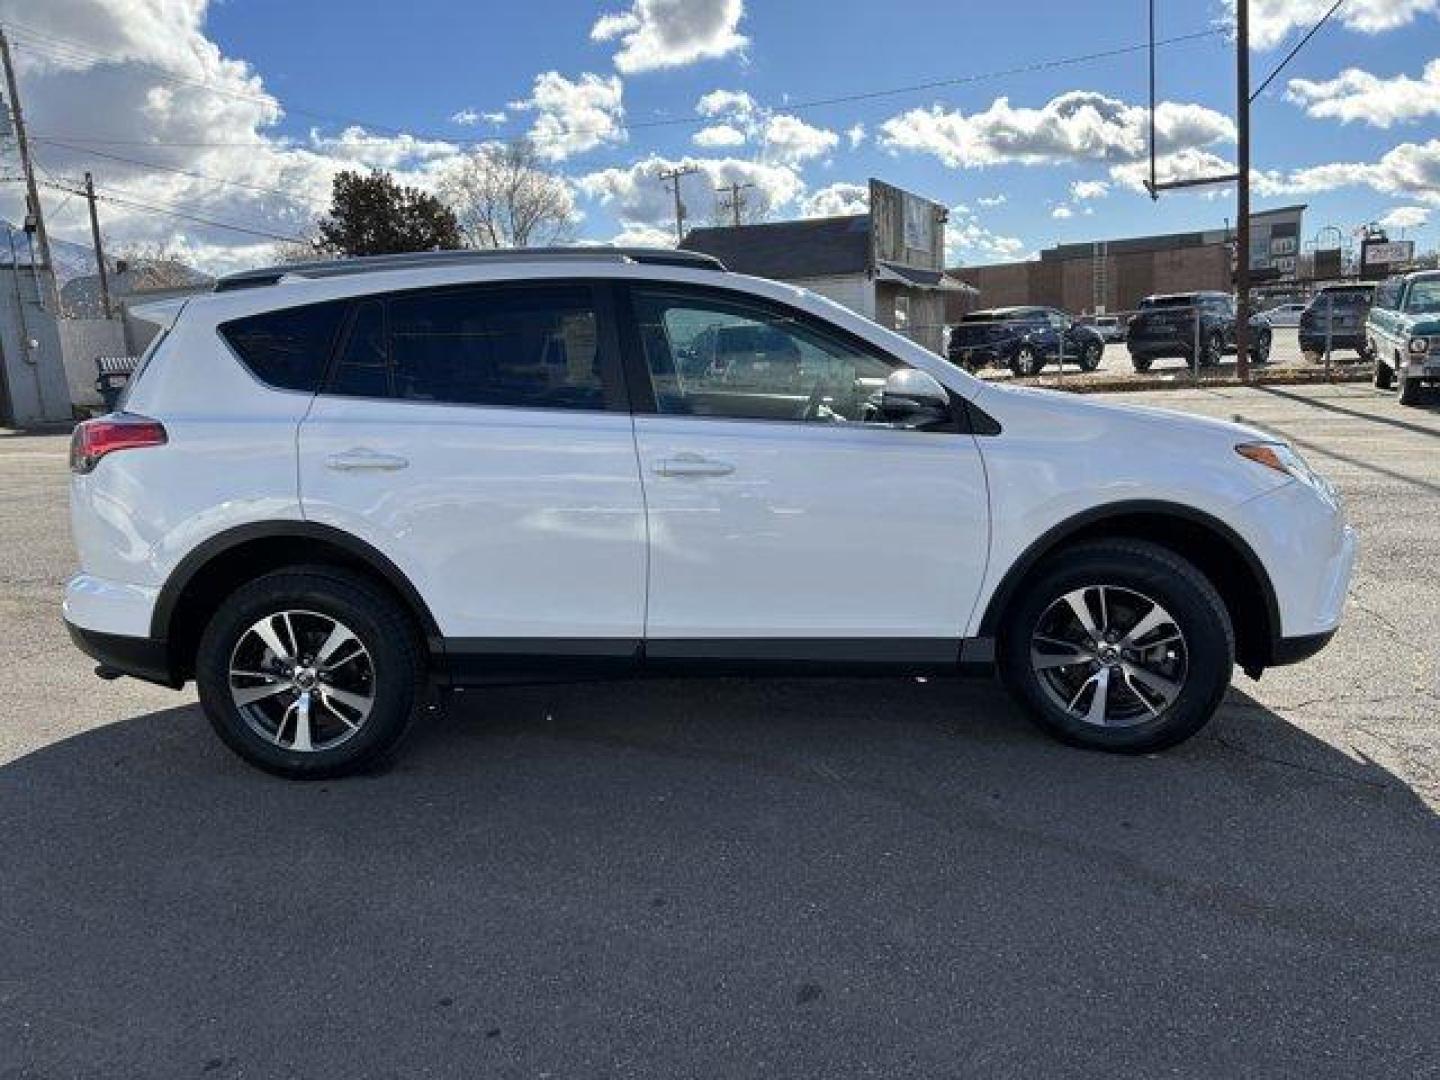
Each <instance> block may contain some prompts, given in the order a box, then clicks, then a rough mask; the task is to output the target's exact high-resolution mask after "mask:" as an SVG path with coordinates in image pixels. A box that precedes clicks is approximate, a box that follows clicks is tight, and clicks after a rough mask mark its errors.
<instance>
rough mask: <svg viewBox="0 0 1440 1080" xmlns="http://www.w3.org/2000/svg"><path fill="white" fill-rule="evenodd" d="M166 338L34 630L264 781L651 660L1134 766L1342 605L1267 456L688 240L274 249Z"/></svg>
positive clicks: (91, 428)
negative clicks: (972, 680) (911, 708)
mask: <svg viewBox="0 0 1440 1080" xmlns="http://www.w3.org/2000/svg"><path fill="white" fill-rule="evenodd" d="M165 321H166V323H167V329H166V330H165V332H164V333H162V334H161V335H160V336H159V337H157V338H156V339H155V340H156V343H155V344H154V345H153V346H152V347H151V349H150V351H149V352H148V354H147V356H146V357H145V360H144V363H143V365H142V366H141V368H140V369H139V371H138V373H137V374H136V376H135V378H134V379H133V380H132V381H131V382H130V384H129V386H128V387H127V388H126V391H125V396H124V398H123V399H122V401H121V410H122V411H120V412H117V413H112V414H110V415H107V416H105V417H101V418H99V419H95V420H88V421H86V422H84V423H82V424H80V425H79V426H78V427H77V428H76V429H75V433H74V436H73V438H72V441H71V456H70V467H71V471H72V476H71V484H70V498H71V519H72V523H73V535H74V537H75V542H76V544H77V546H78V548H79V556H80V560H79V561H80V567H81V570H80V572H79V573H78V574H76V575H75V576H74V577H73V578H72V579H71V580H70V581H69V583H68V584H67V586H66V591H65V604H64V613H65V620H66V622H67V623H68V624H69V627H70V633H71V635H72V637H73V638H74V640H75V642H76V644H77V645H79V647H80V648H81V649H83V650H85V651H86V652H87V653H89V654H90V655H91V656H93V657H94V658H95V659H96V660H97V661H98V663H99V667H98V668H97V674H99V675H101V676H103V677H106V678H114V677H116V676H118V675H122V674H127V675H134V676H137V677H139V678H142V679H148V680H150V681H153V682H157V683H160V684H162V685H166V686H170V687H175V688H179V687H181V686H183V685H184V684H185V683H186V682H187V681H189V680H194V681H195V682H196V683H197V685H198V689H199V696H200V704H201V706H202V708H203V710H204V712H205V715H206V716H207V717H208V718H209V720H210V723H211V724H212V725H213V727H214V729H215V731H216V732H217V733H218V735H219V737H220V738H221V739H222V740H223V741H224V742H225V743H226V745H228V746H229V747H230V748H231V749H233V750H234V751H236V752H237V753H238V754H240V755H241V756H242V757H244V758H245V759H246V760H248V761H250V762H252V763H254V764H255V765H257V766H259V767H261V768H264V769H268V770H270V771H273V772H276V773H280V774H282V775H285V776H291V777H312V778H314V777H324V776H335V775H340V774H344V773H351V772H355V771H357V770H366V769H371V768H374V767H375V766H377V765H378V764H380V763H381V762H383V761H384V760H385V759H386V758H387V757H389V756H390V755H391V754H392V753H393V751H394V750H395V749H396V747H397V746H398V745H399V743H400V742H401V740H402V738H403V737H404V735H405V732H406V730H407V729H408V728H409V727H410V725H411V723H412V721H413V720H414V718H415V716H416V715H417V714H418V713H420V712H422V711H423V710H424V707H425V704H426V703H427V702H428V701H430V700H431V697H432V695H433V694H436V693H438V692H440V691H448V690H449V689H452V688H455V687H463V686H479V685H486V684H492V683H494V682H497V681H504V680H519V681H534V680H535V679H537V678H538V679H561V678H567V677H572V678H582V679H583V678H594V677H597V676H600V675H606V674H608V675H625V674H637V673H641V672H645V671H653V672H661V673H670V674H691V675H694V674H699V673H703V672H707V671H708V672H733V671H736V670H737V669H739V670H754V671H757V672H764V671H771V672H778V671H790V672H792V673H793V672H811V673H813V672H817V671H830V672H840V673H849V674H857V673H863V672H880V671H890V672H895V673H900V674H926V675H937V674H950V675H959V674H963V673H967V672H969V673H982V672H995V671H996V670H997V669H998V672H999V674H1000V675H1001V676H1002V678H1003V679H1004V680H1005V683H1006V685H1008V686H1009V687H1010V689H1011V690H1012V691H1013V692H1014V694H1015V695H1016V696H1017V698H1018V699H1019V700H1020V701H1021V702H1023V703H1024V705H1025V706H1026V708H1028V709H1029V710H1030V712H1031V713H1032V715H1033V716H1034V717H1035V719H1036V721H1037V722H1038V723H1039V724H1040V725H1041V726H1042V727H1043V728H1044V729H1045V730H1046V731H1048V732H1050V733H1051V734H1053V735H1054V736H1056V737H1057V738H1060V739H1062V740H1064V741H1066V742H1070V743H1074V744H1077V745H1081V746H1086V747H1091V748H1094V749H1098V750H1109V751H1116V752H1123V753H1142V752H1149V751H1153V750H1158V749H1160V748H1162V747H1165V746H1169V745H1173V744H1174V743H1177V742H1179V741H1180V740H1182V739H1185V738H1187V737H1188V736H1190V735H1192V734H1193V733H1194V732H1196V731H1197V730H1199V728H1200V727H1201V726H1202V725H1204V724H1205V723H1206V721H1207V720H1208V719H1209V718H1210V716H1211V715H1212V714H1213V713H1214V711H1215V709H1216V708H1217V706H1218V705H1219V704H1220V701H1221V699H1222V698H1223V696H1224V694H1225V692H1226V688H1227V687H1228V686H1229V684H1230V680H1231V677H1232V674H1233V670H1234V667H1235V665H1236V664H1238V665H1239V666H1240V667H1242V668H1243V669H1244V670H1245V671H1246V672H1248V673H1249V674H1250V675H1252V676H1258V675H1259V674H1260V673H1261V672H1262V671H1263V670H1264V669H1265V668H1267V667H1270V666H1272V665H1276V664H1286V663H1293V662H1295V661H1297V660H1301V659H1303V658H1305V657H1307V656H1309V655H1311V654H1313V653H1314V652H1316V651H1317V650H1318V649H1320V648H1322V647H1323V646H1324V645H1325V643H1326V642H1327V641H1328V640H1329V639H1330V637H1331V635H1332V634H1333V633H1334V632H1335V629H1336V627H1337V625H1338V623H1339V620H1340V617H1341V612H1342V609H1343V606H1344V601H1345V595H1346V586H1347V583H1348V581H1349V578H1350V573H1351V567H1352V564H1353V560H1354V554H1355V539H1354V534H1353V532H1352V530H1351V529H1349V528H1348V527H1347V526H1346V524H1345V521H1344V515H1343V513H1342V510H1341V507H1340V504H1339V502H1338V500H1337V499H1336V497H1335V492H1334V489H1333V488H1332V487H1331V486H1330V485H1329V483H1327V482H1326V481H1325V480H1324V479H1322V478H1321V477H1319V476H1318V475H1316V474H1315V473H1314V472H1312V471H1311V470H1310V468H1309V467H1308V466H1307V465H1306V464H1305V462H1304V461H1303V459H1302V458H1301V457H1300V456H1299V455H1298V454H1297V453H1296V452H1295V450H1294V449H1292V448H1291V447H1290V446H1289V445H1288V444H1286V443H1285V442H1283V441H1282V440H1279V439H1277V438H1275V437H1274V436H1272V435H1268V434H1266V433H1264V432H1261V431H1257V430H1255V429H1253V428H1246V427H1241V426H1238V425H1235V424H1228V423H1222V422H1218V421H1214V420H1206V419H1200V418H1199V417H1188V416H1183V415H1180V414H1177V413H1170V412H1164V411H1161V410H1154V409H1137V408H1133V407H1117V406H1113V405H1107V404H1104V403H1103V402H1100V401H1097V400H1095V399H1094V398H1086V397H1081V396H1079V395H1073V394H1051V393H1045V392H1042V391H1038V390H1032V389H1030V388H1028V387H1018V386H1017V387H1002V386H995V385H992V384H988V383H984V382H981V381H980V380H978V379H975V378H973V377H971V376H970V375H967V374H966V373H965V372H963V371H960V370H958V369H957V368H956V367H955V366H954V365H952V364H949V363H946V362H945V360H943V359H942V358H940V357H938V356H936V355H935V354H934V353H932V352H930V351H929V350H928V349H926V348H924V347H923V346H921V345H919V344H917V343H915V342H913V341H910V340H908V339H907V338H905V337H904V336H902V335H900V334H897V333H895V332H893V331H890V330H887V329H885V328H883V327H880V326H877V325H876V324H875V323H873V322H871V321H870V320H868V319H865V318H863V317H861V316H859V315H857V314H855V313H853V312H850V311H847V310H845V309H843V308H840V307H839V306H837V305H836V304H834V303H832V302H830V301H828V300H825V299H823V298H821V297H819V296H816V295H814V294H813V293H809V292H806V291H805V290H803V289H797V288H794V287H793V286H789V285H783V284H780V283H777V282H771V281H765V280H762V279H759V278H751V277H745V276H742V275H739V274H731V273H729V272H727V271H726V270H725V268H724V267H723V266H722V265H721V264H720V263H718V262H716V261H715V260H713V259H710V258H708V257H705V256H700V255H696V254H694V253H687V252H676V251H669V250H660V251H652V250H645V249H608V250H607V249H600V248H581V249H568V250H560V251H556V250H550V251H546V250H532V251H528V252H523V253H510V252H503V251H502V252H430V253H426V254H422V255H413V256H378V257H374V258H371V259H349V260H344V261H341V262H331V263H311V264H305V263H300V264H292V265H289V266H281V267H272V268H268V269H264V270H255V271H247V272H244V273H240V274H236V275H233V276H231V277H229V278H223V279H221V280H220V282H219V283H218V285H217V288H216V291H215V292H214V293H213V294H211V295H206V296H197V297H191V298H189V299H187V300H185V301H183V304H178V305H172V306H171V307H169V308H168V309H167V313H166V316H165ZM730 328H736V329H743V330H745V331H747V332H746V333H745V334H740V333H736V334H734V335H729V336H730V337H731V338H732V342H731V343H732V344H734V345H735V347H736V351H737V353H738V354H739V356H740V357H741V359H740V360H731V361H730V362H728V363H722V364H718V365H717V364H714V363H709V364H698V363H697V364H696V365H695V366H688V365H687V358H690V359H693V358H694V357H695V356H696V355H697V354H698V355H700V356H704V355H707V354H709V353H710V352H711V351H712V348H713V351H715V352H720V351H722V350H723V349H724V347H725V346H726V344H727V343H726V341H725V340H724V338H725V337H726V336H727V335H724V334H721V335H720V340H717V339H716V335H715V331H716V330H728V329H730ZM1085 333H1086V334H1093V333H1094V332H1093V331H1085ZM775 336H778V337H784V338H786V339H788V343H786V344H784V345H782V344H781V343H780V342H779V341H778V340H775ZM757 352H758V353H763V354H765V356H766V357H767V358H766V359H764V360H761V361H753V360H752V362H746V361H745V359H744V358H745V357H750V358H753V357H754V356H755V355H756V354H757ZM794 354H798V355H799V356H800V357H801V363H800V372H801V373H800V376H799V381H798V383H797V381H796V375H795V371H794V367H793V365H792V364H791V363H789V362H788V361H784V362H781V363H779V364H776V363H774V362H772V360H771V359H769V357H773V356H792V355H794ZM736 363H745V366H746V371H745V377H744V379H743V380H742V381H738V382H737V381H736V380H735V379H734V378H733V377H732V374H733V368H734V365H735V364H736ZM760 363H763V364H765V365H767V366H765V367H760V366H758V365H759V364H760ZM716 692H723V691H721V690H718V689H717V688H714V687H712V688H710V689H709V690H707V691H706V693H712V694H713V693H716ZM256 794H257V797H261V798H263V797H269V796H268V795H267V793H265V792H262V791H257V793H256Z"/></svg>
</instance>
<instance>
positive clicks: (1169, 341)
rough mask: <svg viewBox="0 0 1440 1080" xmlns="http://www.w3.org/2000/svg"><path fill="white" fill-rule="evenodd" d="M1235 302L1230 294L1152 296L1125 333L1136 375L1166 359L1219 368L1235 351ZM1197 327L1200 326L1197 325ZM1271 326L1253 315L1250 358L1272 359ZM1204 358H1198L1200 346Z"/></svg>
mask: <svg viewBox="0 0 1440 1080" xmlns="http://www.w3.org/2000/svg"><path fill="white" fill-rule="evenodd" d="M1235 322H1236V314H1235V301H1234V299H1233V298H1232V297H1231V296H1230V294H1229V293H1223V292H1188V293H1167V294H1164V295H1157V296H1147V297H1145V299H1144V300H1141V301H1140V309H1139V311H1138V312H1137V313H1136V314H1135V315H1132V316H1131V317H1130V325H1129V327H1128V328H1127V331H1126V335H1125V344H1126V347H1127V348H1129V350H1130V362H1131V363H1132V364H1134V366H1135V370H1136V371H1149V370H1150V366H1151V365H1152V364H1153V363H1154V362H1155V361H1156V360H1160V359H1164V358H1179V359H1182V360H1184V361H1186V363H1188V364H1195V363H1196V362H1197V361H1198V363H1199V366H1200V367H1214V366H1215V365H1216V364H1218V363H1220V358H1221V357H1222V356H1224V355H1226V354H1227V353H1234V352H1235ZM1197 324H1198V325H1197ZM1272 337H1273V335H1272V334H1271V330H1270V324H1269V323H1268V322H1266V321H1265V319H1264V318H1262V317H1261V316H1259V315H1252V316H1251V317H1250V359H1251V360H1252V361H1253V362H1254V363H1257V364H1263V363H1265V361H1267V360H1268V359H1270V343H1271V340H1272ZM1197 344H1198V346H1199V356H1198V357H1197V356H1196V346H1197Z"/></svg>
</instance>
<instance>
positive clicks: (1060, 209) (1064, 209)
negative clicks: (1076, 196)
mask: <svg viewBox="0 0 1440 1080" xmlns="http://www.w3.org/2000/svg"><path fill="white" fill-rule="evenodd" d="M1050 216H1051V217H1052V218H1058V219H1059V220H1061V221H1063V220H1065V219H1066V218H1070V217H1074V216H1075V211H1074V210H1071V209H1070V208H1069V207H1068V206H1057V207H1055V209H1054V210H1051V211H1050Z"/></svg>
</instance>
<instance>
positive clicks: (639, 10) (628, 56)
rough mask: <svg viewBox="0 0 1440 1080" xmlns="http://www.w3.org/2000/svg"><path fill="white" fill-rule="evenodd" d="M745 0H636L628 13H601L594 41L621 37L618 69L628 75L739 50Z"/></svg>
mask: <svg viewBox="0 0 1440 1080" xmlns="http://www.w3.org/2000/svg"><path fill="white" fill-rule="evenodd" d="M744 14H745V4H744V0H634V3H633V4H632V6H631V7H630V9H629V10H628V11H623V12H617V13H611V14H607V15H602V16H601V17H600V18H599V19H598V20H596V22H595V25H594V26H592V27H591V28H590V38H591V40H592V41H613V40H617V39H618V40H619V42H620V49H619V51H618V52H616V54H615V67H616V68H617V69H619V70H620V71H622V72H624V73H625V74H627V75H628V74H633V73H635V72H640V71H653V70H655V69H657V68H669V67H681V66H683V65H685V64H692V63H694V62H695V61H697V60H710V59H715V58H717V57H721V56H726V55H728V54H730V53H733V52H737V51H739V50H741V49H743V48H744V47H745V45H746V44H747V41H746V39H745V37H744V35H742V34H740V33H739V31H738V28H739V25H740V19H741V17H742V16H743V15H744Z"/></svg>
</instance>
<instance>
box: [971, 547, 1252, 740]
mask: <svg viewBox="0 0 1440 1080" xmlns="http://www.w3.org/2000/svg"><path fill="white" fill-rule="evenodd" d="M1094 586H1103V587H1105V588H1106V589H1109V590H1114V591H1115V592H1116V593H1118V594H1119V595H1120V596H1122V597H1126V596H1129V597H1134V596H1135V595H1136V594H1138V595H1139V596H1142V597H1145V598H1148V599H1150V600H1152V601H1155V602H1158V603H1159V604H1160V605H1161V606H1162V607H1163V608H1164V609H1165V611H1167V612H1168V613H1169V614H1170V615H1171V616H1172V617H1173V622H1174V625H1175V626H1176V627H1177V628H1178V629H1179V631H1180V633H1181V634H1183V636H1184V649H1185V652H1186V654H1187V655H1186V656H1185V658H1184V661H1185V667H1184V672H1183V678H1181V679H1180V688H1179V690H1178V693H1176V694H1175V696H1174V697H1173V699H1172V700H1170V701H1168V702H1167V703H1166V704H1164V705H1163V706H1162V707H1161V708H1159V709H1158V710H1153V711H1155V712H1157V713H1158V715H1153V716H1151V715H1150V712H1148V711H1147V712H1142V713H1141V715H1142V717H1144V718H1143V719H1140V720H1139V721H1137V722H1134V723H1131V724H1129V725H1128V726H1109V727H1101V726H1096V725H1094V724H1091V723H1089V722H1087V721H1086V720H1085V719H1084V718H1083V717H1080V716H1077V715H1075V714H1074V713H1072V712H1069V711H1067V709H1066V708H1065V706H1064V705H1063V704H1061V703H1060V702H1059V701H1058V700H1057V699H1056V698H1055V697H1053V696H1052V693H1051V691H1050V690H1049V689H1047V687H1046V685H1045V684H1043V683H1042V682H1041V676H1040V674H1039V673H1038V672H1037V671H1036V670H1035V669H1034V667H1033V665H1032V662H1031V648H1032V637H1033V635H1034V634H1035V633H1036V631H1037V628H1038V627H1039V625H1040V622H1041V619H1042V618H1048V617H1049V616H1048V615H1047V613H1048V612H1050V611H1051V610H1052V605H1055V604H1057V603H1059V602H1060V600H1061V598H1062V597H1064V596H1065V594H1066V593H1068V592H1071V591H1072V590H1076V589H1084V588H1089V587H1094ZM1137 618H1138V616H1137ZM1097 621H1098V620H1097ZM1120 629H1122V630H1124V629H1128V627H1125V626H1122V627H1121V628H1120ZM1146 639H1147V638H1146V637H1143V636H1142V638H1141V640H1142V641H1143V640H1146ZM999 657H1000V671H1001V675H1002V677H1003V679H1004V681H1005V683H1006V685H1007V686H1008V687H1009V688H1010V691H1011V693H1012V694H1014V695H1015V697H1016V698H1017V699H1018V700H1019V702H1020V703H1021V704H1022V705H1024V706H1025V707H1026V709H1027V710H1028V711H1029V713H1030V715H1031V717H1032V718H1033V719H1034V720H1035V722H1036V723H1037V724H1038V725H1039V726H1040V727H1041V728H1042V729H1043V730H1044V731H1046V732H1048V733H1049V734H1051V735H1053V736H1054V737H1055V738H1057V739H1059V740H1061V741H1062V742H1066V743H1069V744H1071V745H1073V746H1080V747H1085V748H1087V749H1092V750H1105V751H1110V752H1114V753H1126V754H1139V753H1149V752H1151V751H1155V750H1162V749H1164V748H1165V747H1167V746H1174V745H1175V744H1176V743H1179V742H1182V741H1184V740H1185V739H1188V738H1189V737H1190V736H1191V735H1193V734H1195V732H1197V731H1199V730H1200V729H1201V728H1202V727H1204V726H1205V724H1206V722H1207V721H1208V720H1209V719H1210V717H1211V716H1212V715H1213V714H1214V712H1215V710H1216V708H1218V707H1219V705H1220V702H1221V700H1222V699H1223V697H1224V695H1225V690H1226V688H1227V687H1228V686H1229V685H1230V676H1231V672H1232V669H1233V668H1234V664H1235V637H1234V631H1233V629H1232V628H1231V625H1230V617H1229V614H1228V612H1227V611H1226V609H1225V604H1224V602H1223V601H1222V600H1221V599H1220V596H1219V594H1218V593H1217V592H1216V591H1215V588H1214V586H1212V585H1211V584H1210V582H1209V581H1208V580H1207V579H1206V578H1205V576H1204V575H1203V574H1201V573H1200V571H1199V570H1197V569H1196V568H1195V567H1194V566H1193V565H1192V564H1191V563H1189V562H1187V561H1186V560H1185V559H1182V558H1180V557H1179V556H1178V555H1176V554H1175V553H1174V552H1172V551H1170V550H1168V549H1166V548H1163V547H1160V546H1158V545H1156V544H1151V543H1147V542H1144V541H1139V540H1099V541H1093V542H1090V543H1085V544H1081V545H1078V546H1076V547H1073V548H1071V549H1069V550H1068V551H1065V552H1063V553H1062V554H1059V555H1056V556H1054V557H1052V558H1050V559H1048V560H1046V561H1045V562H1044V563H1042V564H1041V566H1040V567H1039V568H1038V569H1037V570H1036V571H1035V572H1034V573H1033V574H1032V575H1031V576H1030V577H1029V578H1028V579H1027V580H1026V582H1025V583H1024V584H1023V585H1022V586H1021V592H1020V593H1019V594H1018V595H1017V597H1016V599H1015V601H1014V602H1013V603H1012V605H1011V608H1010V610H1009V612H1007V615H1006V619H1005V624H1004V626H1003V628H1002V630H1001V634H1000V643H999ZM1077 666H1081V665H1077ZM1098 666H1099V665H1097V667H1098ZM1066 670H1068V669H1061V671H1062V672H1063V671H1066ZM1085 670H1088V669H1085V668H1083V666H1082V670H1081V672H1080V673H1079V675H1083V674H1084V672H1085ZM1077 677H1078V676H1077ZM1116 685H1117V688H1118V687H1121V685H1122V684H1121V683H1118V682H1117V684H1116ZM1121 695H1126V696H1129V694H1128V691H1125V690H1118V691H1117V695H1116V696H1117V698H1118V697H1120V696H1121ZM1135 698H1136V701H1137V702H1138V701H1139V700H1140V699H1139V697H1138V695H1135ZM1093 699H1094V691H1093V690H1092V691H1091V695H1090V700H1091V701H1093ZM1137 711H1138V710H1137Z"/></svg>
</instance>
